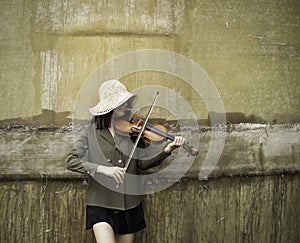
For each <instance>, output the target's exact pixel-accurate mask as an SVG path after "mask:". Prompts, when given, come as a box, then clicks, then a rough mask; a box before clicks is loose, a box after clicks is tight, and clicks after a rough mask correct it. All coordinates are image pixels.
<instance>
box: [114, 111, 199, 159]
mask: <svg viewBox="0 0 300 243" xmlns="http://www.w3.org/2000/svg"><path fill="white" fill-rule="evenodd" d="M143 125H144V120H143V119H142V118H140V117H139V116H138V115H136V114H134V115H132V117H131V118H130V119H129V120H128V121H126V120H117V121H116V122H115V130H116V132H117V133H118V134H120V135H124V136H138V134H139V132H140V131H141V127H142V126H143ZM142 139H143V140H144V141H145V142H147V143H154V144H160V143H162V142H164V141H166V140H168V139H169V140H171V141H174V139H175V137H174V136H172V135H170V134H168V133H167V128H166V127H165V126H163V125H161V124H149V123H147V124H146V127H145V129H144V131H143V133H142ZM182 147H183V148H184V149H185V150H186V151H187V152H188V153H189V154H190V155H192V156H197V154H198V152H199V151H198V150H197V149H194V148H192V147H190V146H189V145H188V144H187V143H184V144H183V145H182Z"/></svg>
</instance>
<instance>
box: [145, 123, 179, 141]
mask: <svg viewBox="0 0 300 243" xmlns="http://www.w3.org/2000/svg"><path fill="white" fill-rule="evenodd" d="M146 128H147V129H149V130H150V131H151V132H154V133H155V134H157V135H159V136H162V137H164V138H166V139H170V140H171V141H173V140H174V139H175V137H174V136H172V135H170V134H168V133H166V132H163V131H161V130H159V129H157V128H156V127H154V126H152V125H149V124H148V125H147V126H146Z"/></svg>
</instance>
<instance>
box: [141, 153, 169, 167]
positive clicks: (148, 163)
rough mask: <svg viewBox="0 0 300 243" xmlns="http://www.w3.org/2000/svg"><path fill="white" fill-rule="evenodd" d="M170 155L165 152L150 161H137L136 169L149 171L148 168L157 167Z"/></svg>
mask: <svg viewBox="0 0 300 243" xmlns="http://www.w3.org/2000/svg"><path fill="white" fill-rule="evenodd" d="M170 155H171V153H166V152H165V151H162V152H161V153H159V154H158V155H157V156H155V157H153V158H151V159H148V160H142V159H140V160H139V161H138V167H139V169H141V170H147V169H150V168H152V167H154V166H157V165H159V164H161V163H162V162H163V161H164V160H165V159H166V158H167V157H169V156H170Z"/></svg>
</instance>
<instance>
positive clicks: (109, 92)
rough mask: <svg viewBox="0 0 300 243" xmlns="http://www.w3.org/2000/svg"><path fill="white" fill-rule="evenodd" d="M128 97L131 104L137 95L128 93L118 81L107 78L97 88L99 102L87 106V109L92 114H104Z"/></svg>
mask: <svg viewBox="0 0 300 243" xmlns="http://www.w3.org/2000/svg"><path fill="white" fill-rule="evenodd" d="M130 99H132V103H131V105H133V103H134V102H135V101H136V99H137V95H135V94H131V93H129V92H128V91H127V89H126V87H125V86H124V85H123V84H122V83H121V82H120V81H118V80H107V81H105V82H104V83H103V84H102V85H101V86H100V88H99V100H100V101H99V103H98V104H97V105H95V106H94V107H91V108H89V111H90V112H91V113H92V115H93V116H100V115H104V114H106V113H108V112H110V111H112V110H114V109H115V108H117V107H118V106H120V105H122V104H124V103H125V102H126V101H128V100H130Z"/></svg>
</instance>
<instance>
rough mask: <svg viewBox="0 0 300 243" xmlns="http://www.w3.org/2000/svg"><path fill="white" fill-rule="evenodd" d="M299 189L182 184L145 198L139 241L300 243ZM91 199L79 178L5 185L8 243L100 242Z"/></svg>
mask: <svg viewBox="0 0 300 243" xmlns="http://www.w3.org/2000/svg"><path fill="white" fill-rule="evenodd" d="M299 188H300V178H299V176H298V177H294V176H288V175H282V176H267V177H240V178H222V179H218V180H210V181H207V182H199V181H198V180H188V181H184V182H180V183H177V184H175V185H173V186H172V187H170V188H169V189H167V190H165V191H162V192H159V193H156V194H155V195H151V196H147V197H146V198H145V200H144V209H145V217H146V220H147V225H148V227H147V229H146V230H145V231H143V233H142V234H141V233H139V234H138V235H137V237H136V240H135V242H143V243H156V242H160V243H168V242H176V243H185V242H195V243H198V242H201V243H202V242H204V243H206V242H257V243H265V242H291V243H292V242H299V240H300V235H299V230H298V229H299V227H300V218H299V217H300V209H299V207H296V205H299V200H300V196H299V195H300V193H299ZM84 193H85V186H84V185H83V181H82V180H80V179H79V180H72V179H71V180H64V181H53V180H47V179H43V180H40V181H30V180H29V181H28V180H27V181H5V182H2V183H1V184H0V196H1V201H0V206H1V207H0V215H1V218H0V223H1V231H0V240H1V242H7V243H14V242H23V243H31V242H37V243H39V242H49V243H56V242H57V243H61V242H69V243H71V242H72V243H77V242H78V243H81V242H95V241H94V239H93V236H92V232H90V231H89V232H85V229H84V225H83V223H82V222H84V220H85V213H84ZM3 198H6V199H7V200H3Z"/></svg>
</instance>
